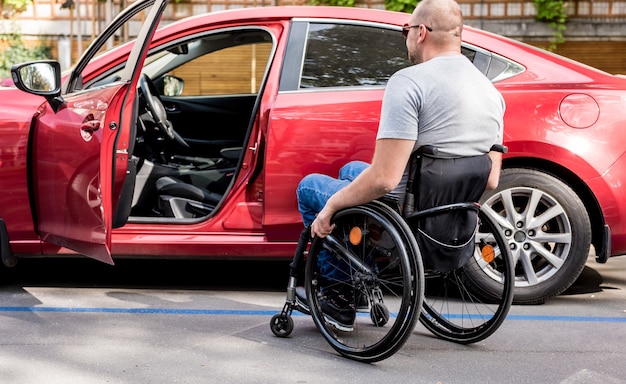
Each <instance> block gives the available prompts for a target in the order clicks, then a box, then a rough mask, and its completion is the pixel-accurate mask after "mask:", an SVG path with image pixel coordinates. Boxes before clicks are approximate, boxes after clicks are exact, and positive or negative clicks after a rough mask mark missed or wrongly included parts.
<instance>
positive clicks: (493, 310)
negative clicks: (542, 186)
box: [270, 149, 515, 362]
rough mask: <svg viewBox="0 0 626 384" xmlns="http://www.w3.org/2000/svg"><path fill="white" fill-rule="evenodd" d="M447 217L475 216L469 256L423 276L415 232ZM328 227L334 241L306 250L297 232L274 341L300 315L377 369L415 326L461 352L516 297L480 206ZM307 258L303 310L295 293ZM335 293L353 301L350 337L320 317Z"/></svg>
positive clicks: (382, 212) (357, 218)
mask: <svg viewBox="0 0 626 384" xmlns="http://www.w3.org/2000/svg"><path fill="white" fill-rule="evenodd" d="M505 150H506V149H504V150H503V151H505ZM452 210H474V211H476V212H477V218H478V223H477V231H476V234H475V237H474V243H475V247H474V254H473V255H472V257H471V258H470V260H469V261H468V262H467V263H466V264H465V265H463V266H462V267H460V268H458V269H455V270H452V271H447V272H436V271H426V272H425V271H424V268H423V264H422V255H421V253H420V248H419V246H418V243H417V241H416V239H415V236H414V229H415V225H414V223H415V222H416V220H418V219H421V218H424V217H427V216H432V215H437V214H441V213H442V212H448V211H452ZM333 223H334V224H335V229H334V230H333V232H332V233H331V234H330V235H329V236H327V237H325V238H323V239H321V238H313V239H312V240H311V241H310V248H309V249H308V251H307V247H308V245H309V240H310V228H308V227H307V228H305V229H304V230H303V231H302V233H301V235H300V240H299V242H298V246H297V247H296V252H295V255H294V259H293V261H292V263H291V264H290V277H289V283H288V286H287V298H286V301H285V304H284V306H283V309H282V311H281V312H280V313H278V314H276V315H274V316H273V317H272V319H271V321H270V329H271V330H272V332H273V333H274V334H275V335H276V336H279V337H287V336H289V335H290V334H291V332H292V331H293V329H294V323H293V319H292V317H291V315H292V313H293V311H294V310H296V311H300V312H303V313H305V314H310V315H311V316H312V318H313V320H314V323H315V325H316V327H317V328H318V330H319V331H320V332H321V334H322V336H323V337H324V338H325V339H326V340H327V341H328V343H329V344H330V345H331V346H332V347H333V348H334V349H335V350H336V351H337V352H339V353H340V354H341V355H343V356H345V357H347V358H350V359H354V360H358V361H363V362H375V361H380V360H383V359H385V358H388V357H390V356H392V355H393V354H394V353H395V352H397V351H398V350H399V349H400V348H401V347H402V345H403V344H404V343H405V342H406V340H407V339H408V337H409V336H410V335H411V333H412V331H413V329H414V326H415V323H416V321H417V319H418V318H419V320H420V322H421V323H422V324H423V325H424V326H425V327H426V328H427V329H428V330H429V331H430V332H432V333H433V334H434V335H436V336H438V337H440V338H442V339H445V340H449V341H452V342H456V343H462V344H469V343H475V342H478V341H481V340H484V339H485V338H487V337H489V336H490V335H492V334H493V333H494V332H495V331H496V330H497V329H498V328H499V327H500V326H501V324H502V322H503V321H504V319H505V318H506V315H507V314H508V311H509V308H510V306H511V303H512V300H513V294H514V284H515V274H514V269H513V268H514V262H513V259H512V256H511V253H510V251H509V249H508V244H507V242H506V239H505V237H504V235H503V233H502V231H501V228H500V227H499V225H498V224H497V222H496V221H495V220H494V219H493V218H491V217H489V216H488V215H487V213H486V211H484V210H482V209H481V208H480V205H479V204H478V203H474V202H469V203H456V204H448V205H442V206H438V207H434V208H430V209H426V210H422V211H416V212H413V213H411V214H410V215H407V217H402V216H400V214H399V213H398V212H397V211H396V210H394V209H393V208H391V207H390V206H389V205H387V204H385V203H383V202H381V201H373V202H370V203H368V204H364V205H360V206H356V207H352V208H347V209H344V210H341V211H339V212H337V213H336V214H335V216H334V217H333ZM322 252H329V253H331V254H333V255H334V256H335V259H336V260H338V265H337V266H336V267H337V268H340V269H342V270H345V275H346V278H342V279H336V280H332V281H331V280H330V279H329V278H328V277H325V276H323V275H324V274H323V273H321V272H320V271H319V263H318V257H319V256H320V253H322ZM305 258H306V265H305V270H304V286H305V289H306V302H303V301H302V300H301V299H300V298H299V297H298V295H297V294H296V287H297V285H298V279H299V277H300V276H301V273H302V267H303V265H302V262H303V261H304V260H305ZM335 288H339V289H342V290H343V291H344V292H348V293H350V292H352V293H351V294H349V295H348V296H349V297H350V298H351V300H352V302H353V306H354V311H355V312H356V316H355V319H354V324H353V325H352V329H351V330H349V331H346V330H345V329H344V330H341V329H339V328H337V326H336V324H335V323H334V322H333V321H332V319H330V318H329V317H328V316H327V315H325V314H324V311H322V305H323V303H324V300H325V299H326V292H327V291H328V290H332V289H335ZM363 304H364V305H363ZM359 306H362V307H364V309H363V308H359ZM359 309H361V310H362V311H364V312H367V313H369V316H366V315H365V314H364V313H360V312H359ZM368 317H369V318H368Z"/></svg>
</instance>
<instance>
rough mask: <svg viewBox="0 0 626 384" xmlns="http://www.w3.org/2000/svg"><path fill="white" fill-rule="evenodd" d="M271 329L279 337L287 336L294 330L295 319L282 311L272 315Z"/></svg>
mask: <svg viewBox="0 0 626 384" xmlns="http://www.w3.org/2000/svg"><path fill="white" fill-rule="evenodd" d="M270 329H271V330H272V332H273V333H274V335H276V336H278V337H287V336H289V335H290V334H291V332H292V331H293V319H292V318H291V316H289V315H285V314H282V313H279V314H276V315H274V316H272V320H271V321H270Z"/></svg>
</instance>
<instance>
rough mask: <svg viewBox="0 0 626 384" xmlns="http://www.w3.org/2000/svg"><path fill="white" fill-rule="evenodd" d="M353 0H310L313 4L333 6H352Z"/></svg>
mask: <svg viewBox="0 0 626 384" xmlns="http://www.w3.org/2000/svg"><path fill="white" fill-rule="evenodd" d="M355 3H356V1H355V0H311V4H313V5H332V6H334V7H354V4H355Z"/></svg>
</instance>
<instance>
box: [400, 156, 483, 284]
mask: <svg viewBox="0 0 626 384" xmlns="http://www.w3.org/2000/svg"><path fill="white" fill-rule="evenodd" d="M490 171H491V159H490V158H489V156H488V155H487V154H485V155H481V156H472V157H462V158H438V157H434V156H429V155H422V154H417V153H416V154H414V156H413V157H412V158H411V168H410V174H409V182H408V184H407V197H406V203H405V209H404V216H405V218H406V219H407V222H408V223H409V225H410V226H411V228H412V229H413V232H414V234H415V238H416V240H417V242H418V244H419V247H420V252H421V253H422V260H423V262H424V268H425V269H432V270H436V271H438V272H448V271H450V270H453V269H456V268H459V267H461V266H463V265H464V264H465V263H466V262H467V260H469V258H470V257H471V255H472V253H473V251H474V235H475V233H476V227H477V224H478V216H477V209H478V205H476V204H473V203H476V202H478V201H479V199H480V197H481V195H482V194H483V192H484V191H485V187H486V185H487V179H488V178H489V173H490ZM458 203H472V204H467V205H465V206H464V207H465V208H463V209H450V205H453V204H458ZM411 205H413V206H411ZM438 208H441V209H438ZM419 212H422V213H424V212H428V213H427V214H419Z"/></svg>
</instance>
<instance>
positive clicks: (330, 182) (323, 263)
mask: <svg viewBox="0 0 626 384" xmlns="http://www.w3.org/2000/svg"><path fill="white" fill-rule="evenodd" d="M368 166H369V164H368V163H365V162H363V161H351V162H349V163H348V164H346V165H344V166H343V167H341V169H340V170H339V178H337V179H335V178H334V177H330V176H327V175H322V174H319V173H312V174H310V175H307V176H305V177H304V178H303V179H302V180H301V181H300V184H299V185H298V188H297V190H296V195H297V197H298V210H300V214H301V215H302V221H303V222H304V225H305V226H309V225H310V224H311V223H312V222H313V220H315V215H317V213H318V212H319V211H321V210H322V208H324V205H326V202H327V201H328V199H330V197H331V196H332V195H333V194H335V193H336V192H337V191H339V190H340V189H341V188H343V187H345V186H346V185H348V184H350V183H351V182H352V180H354V179H355V178H356V177H357V176H358V175H359V174H360V173H361V172H363V170H364V169H365V168H367V167H368ZM318 263H319V267H320V272H321V273H322V275H323V276H324V277H326V278H328V279H332V280H346V278H347V276H346V273H345V271H346V269H345V268H343V267H342V266H341V265H337V260H336V259H335V257H334V256H333V255H331V254H330V253H328V252H327V251H325V250H322V251H321V252H320V254H319V258H318Z"/></svg>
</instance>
